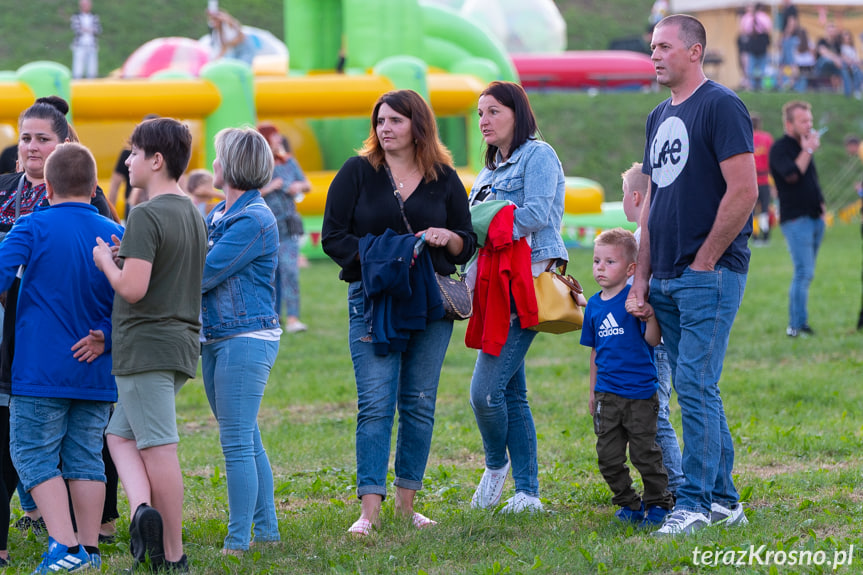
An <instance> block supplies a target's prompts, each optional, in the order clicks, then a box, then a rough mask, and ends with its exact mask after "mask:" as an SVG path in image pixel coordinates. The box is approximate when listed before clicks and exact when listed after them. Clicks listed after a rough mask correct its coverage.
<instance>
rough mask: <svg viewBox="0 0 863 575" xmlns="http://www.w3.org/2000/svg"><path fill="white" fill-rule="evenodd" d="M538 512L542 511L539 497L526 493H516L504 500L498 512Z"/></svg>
mask: <svg viewBox="0 0 863 575" xmlns="http://www.w3.org/2000/svg"><path fill="white" fill-rule="evenodd" d="M525 511H527V512H528V513H539V512H541V511H542V502H541V501H540V500H539V497H534V496H533V495H528V494H527V493H521V492H519V493H516V494H515V496H514V497H510V498H509V499H507V500H506V505H504V506H503V507H502V508H501V510H500V512H501V513H524V512H525Z"/></svg>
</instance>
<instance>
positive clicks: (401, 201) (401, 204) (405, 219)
mask: <svg viewBox="0 0 863 575" xmlns="http://www.w3.org/2000/svg"><path fill="white" fill-rule="evenodd" d="M384 169H385V170H386V171H387V176H388V177H389V179H390V184H391V185H392V187H393V195H394V196H395V197H396V201H398V203H399V212H401V214H402V221H403V222H404V223H405V227H406V228H407V229H408V233H409V234H412V233H414V229H413V228H412V227H411V224H410V222H409V221H408V217H407V216H406V215H405V201H404V199H402V195H401V194H400V193H399V189H398V186H396V181H395V180H394V179H393V173H392V171H391V170H390V167H389V166H388V165H386V164H384Z"/></svg>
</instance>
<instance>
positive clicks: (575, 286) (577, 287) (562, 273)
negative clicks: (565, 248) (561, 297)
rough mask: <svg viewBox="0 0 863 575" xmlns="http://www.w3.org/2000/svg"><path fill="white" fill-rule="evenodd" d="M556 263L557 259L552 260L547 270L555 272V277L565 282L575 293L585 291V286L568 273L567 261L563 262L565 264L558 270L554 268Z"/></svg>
mask: <svg viewBox="0 0 863 575" xmlns="http://www.w3.org/2000/svg"><path fill="white" fill-rule="evenodd" d="M554 264H555V260H550V261H549V262H548V265H547V266H546V268H545V271H547V272H551V273H553V274H554V275H555V279H558V280H560V281H562V282H563V283H565V284H566V286H567V287H568V288H569V289H570V290H572V291H574V292H575V293H584V288H582V287H581V284H580V283H578V280H577V279H575V278H574V277H572V276H568V275H566V264H567V262H563V265H561V266H560V267H558V269H557V271H555V270H554V267H555V266H554Z"/></svg>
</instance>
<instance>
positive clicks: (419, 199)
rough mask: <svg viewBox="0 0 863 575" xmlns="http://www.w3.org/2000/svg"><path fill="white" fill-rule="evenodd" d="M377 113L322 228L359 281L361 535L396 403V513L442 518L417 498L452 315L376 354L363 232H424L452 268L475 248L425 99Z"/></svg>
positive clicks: (393, 95) (403, 94)
mask: <svg viewBox="0 0 863 575" xmlns="http://www.w3.org/2000/svg"><path fill="white" fill-rule="evenodd" d="M371 120H372V122H371V129H370V131H369V137H368V138H367V139H366V141H365V144H364V146H363V148H362V150H360V152H359V155H358V156H356V157H353V158H350V159H349V160H348V161H347V162H345V164H344V165H343V166H342V168H341V170H339V173H338V174H337V175H336V177H335V179H334V180H333V183H332V185H331V186H330V189H329V193H328V194H327V202H326V208H325V211H324V222H323V233H322V244H323V248H324V251H325V252H326V253H327V255H329V256H330V257H331V258H332V259H333V260H334V261H335V262H336V263H337V264H339V265H340V266H341V268H342V270H341V273H340V274H339V277H341V279H343V280H344V281H346V282H349V284H350V285H349V287H348V310H349V313H350V335H349V338H350V349H351V357H352V359H353V364H354V375H355V377H356V383H357V395H358V407H359V413H358V415H357V432H356V455H357V496H358V497H359V498H360V500H361V501H362V515H361V516H360V518H359V519H358V520H357V521H356V522H355V523H354V524H353V525H352V526H351V528H350V529H349V530H348V531H349V532H350V533H353V534H356V535H361V536H362V535H368V534H369V532H370V531H371V529H372V527H373V526H374V527H377V526H378V525H379V518H378V516H379V513H380V508H381V503H382V502H383V500H384V499H385V498H386V495H387V488H386V476H387V465H388V462H389V452H390V436H391V434H392V427H393V418H394V416H395V410H396V406H397V405H398V409H399V429H398V439H397V442H396V458H395V476H396V478H395V481H394V484H395V486H396V501H395V507H396V511H397V513H400V514H402V515H403V516H405V517H407V518H409V519H410V520H411V521H412V522H413V525H414V526H415V527H417V528H423V527H426V526H429V525H433V524H434V523H435V522H434V521H432V520H430V519H428V518H427V517H424V516H423V515H421V514H419V513H416V512H414V510H413V501H414V496H415V494H416V492H417V490H419V489H420V488H421V487H422V478H423V474H424V472H425V466H426V462H427V460H428V453H429V448H430V445H431V435H432V427H433V425H434V408H435V397H436V394H437V386H438V380H439V378H440V370H441V366H442V365H443V359H444V355H445V354H446V349H447V346H448V344H449V339H450V336H451V334H452V321H449V320H444V319H441V320H437V321H428V322H427V324H426V326H425V329H424V330H421V331H414V332H411V335H410V339H409V341H408V343H407V347H406V349H405V350H404V351H390V352H389V353H387V355H385V356H379V355H375V353H374V349H373V345H372V343H371V341H372V338H371V336H370V330H369V327H368V326H367V323H366V320H365V319H364V307H365V306H364V292H363V285H362V281H361V279H362V277H361V273H362V265H361V261H360V247H359V246H360V239H361V238H363V237H364V236H366V235H367V234H371V235H372V236H380V235H381V234H383V233H384V232H385V231H386V230H387V229H390V230H393V231H394V232H396V233H398V234H407V233H415V235H416V236H417V237H420V238H421V237H425V246H426V249H428V251H429V253H430V255H431V261H432V265H433V266H434V269H435V271H436V272H437V273H440V274H444V275H449V274H451V273H452V272H454V271H455V269H456V268H455V266H456V264H463V263H466V262H467V261H468V259H470V257H471V256H472V255H473V253H474V251H475V249H476V235H475V234H474V233H473V228H472V226H471V221H470V211H469V208H468V203H467V194H466V192H465V188H464V185H463V184H462V183H461V181H460V180H459V178H458V175H457V174H456V172H455V170H454V169H453V167H452V156H451V155H450V153H449V151H448V150H447V149H446V148H445V147H444V146H443V145H442V144H441V142H440V139H439V138H438V134H437V126H436V124H435V119H434V114H433V113H432V111H431V109H430V108H429V106H428V104H427V103H426V102H425V100H423V99H422V97H421V96H420V95H419V94H417V93H416V92H414V91H412V90H399V91H396V92H388V93H386V94H384V95H383V96H381V97H380V99H378V101H377V103H376V104H375V107H374V110H373V111H372V118H371ZM390 175H391V177H390ZM394 190H395V191H397V192H398V195H399V196H401V201H402V202H403V209H402V208H400V199H399V198H398V197H397V196H396V194H394ZM405 220H407V222H405ZM407 224H409V226H410V227H408V225H407ZM434 289H437V287H436V286H434Z"/></svg>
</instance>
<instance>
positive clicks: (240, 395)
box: [201, 128, 282, 555]
mask: <svg viewBox="0 0 863 575" xmlns="http://www.w3.org/2000/svg"><path fill="white" fill-rule="evenodd" d="M272 173H273V154H272V153H271V152H270V147H269V144H267V140H266V139H265V138H264V137H263V136H262V135H261V134H259V133H258V132H256V131H255V130H253V129H250V128H244V129H234V128H229V129H225V130H222V131H221V132H219V133H218V135H216V159H215V161H213V176H214V182H213V184H214V185H215V187H216V188H220V189H221V190H222V191H224V192H225V201H223V202H221V203H220V204H219V205H217V206H216V207H215V208H213V211H212V212H210V215H209V216H207V227H208V236H209V238H208V246H209V251H208V253H207V263H206V265H205V267H204V279H203V285H202V287H201V290H202V292H203V298H202V303H201V308H202V309H201V317H202V324H203V330H202V339H203V345H202V347H201V362H202V371H203V375H204V389H205V390H206V392H207V400H208V401H209V402H210V408H211V409H212V410H213V415H215V416H216V420H217V421H218V422H219V437H220V440H221V443H222V453H223V454H224V455H225V476H226V477H227V481H228V509H229V518H228V535H227V537H225V543H224V548H223V549H222V553H223V554H231V555H236V554H240V553H242V552H243V551H245V550H247V549H248V548H249V544H250V538H251V531H252V524H253V523H254V529H255V532H254V536H255V541H258V542H271V541H278V540H279V525H278V521H277V519H276V507H275V502H274V495H273V471H272V469H271V468H270V461H269V459H268V458H267V452H266V451H265V450H264V445H263V443H262V442H261V432H260V430H259V429H258V421H257V420H258V409H259V408H260V405H261V400H262V398H263V396H264V387H265V386H266V384H267V379H268V378H269V375H270V369H272V367H273V362H274V361H275V360H276V354H277V353H278V351H279V337H280V336H281V333H282V331H281V329H280V328H279V318H278V316H277V315H276V309H275V300H276V293H275V289H274V288H273V276H274V274H275V271H276V262H277V258H278V250H279V233H278V229H277V225H276V219H275V217H274V216H273V213H272V212H271V211H270V209H269V208H268V207H267V204H266V203H265V202H264V200H263V199H262V198H261V194H260V192H259V191H258V190H259V188H260V187H261V186H264V185H266V184H267V183H268V182H269V181H270V178H271V177H272Z"/></svg>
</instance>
